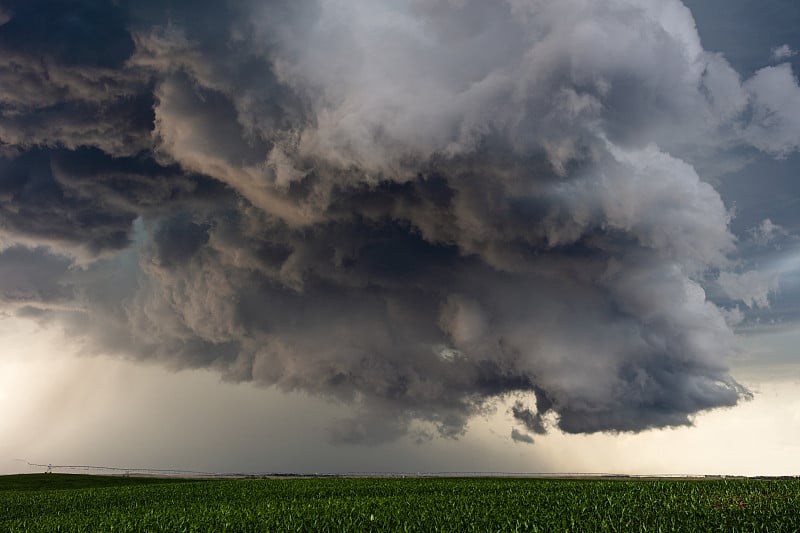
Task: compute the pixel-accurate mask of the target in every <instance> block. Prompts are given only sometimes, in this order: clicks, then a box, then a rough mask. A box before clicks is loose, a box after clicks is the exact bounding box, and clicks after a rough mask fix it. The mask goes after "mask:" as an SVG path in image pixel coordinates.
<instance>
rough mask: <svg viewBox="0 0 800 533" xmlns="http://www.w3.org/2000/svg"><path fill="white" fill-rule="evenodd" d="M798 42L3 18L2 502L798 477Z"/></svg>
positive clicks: (275, 14)
mask: <svg viewBox="0 0 800 533" xmlns="http://www.w3.org/2000/svg"><path fill="white" fill-rule="evenodd" d="M42 13H44V14H45V15H44V16H42ZM798 25H800V5H798V4H797V3H796V2H792V1H789V0H768V1H755V0H732V1H722V0H705V1H704V0H693V1H687V2H683V3H682V2H680V1H677V0H612V1H609V2H605V3H602V4H598V3H594V2H587V1H584V0H564V1H559V2H551V1H545V0H503V1H500V0H498V1H497V2H485V1H483V0H463V1H458V2H454V1H450V0H381V1H378V2H375V1H367V0H299V1H298V0H295V1H290V0H269V1H266V2H264V1H255V0H253V1H244V2H239V3H234V4H222V3H219V2H216V1H211V0H209V1H201V2H197V1H194V2H183V1H181V0H172V1H169V2H162V1H158V2H157V1H149V0H144V1H137V2H133V1H131V2H128V1H126V0H122V1H119V2H108V3H107V4H104V3H97V2H89V1H85V2H84V1H78V2H73V3H70V4H64V3H60V2H53V1H51V0H33V1H31V0H26V1H16V0H0V80H2V82H0V474H2V473H14V472H27V471H31V470H32V469H33V468H35V467H30V466H28V464H27V463H26V461H27V462H30V463H42V464H47V463H52V464H67V465H71V464H91V465H106V466H116V467H123V468H128V467H130V468H163V469H183V470H194V471H213V472H275V471H281V472H345V471H350V472H353V471H357V472H369V471H379V472H387V471H397V472H445V471H471V472H472V471H484V472H501V471H502V472H614V473H630V474H745V475H796V474H800V453H799V452H800V353H798V351H797V346H800V185H798V182H797V180H798V179H799V178H800V176H798V173H800V172H799V171H800V155H798V151H800V85H798V80H797V75H798V72H800V53H799V52H798V51H800V35H798V34H797V32H796V28H797V27H798Z"/></svg>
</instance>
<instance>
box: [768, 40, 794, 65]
mask: <svg viewBox="0 0 800 533" xmlns="http://www.w3.org/2000/svg"><path fill="white" fill-rule="evenodd" d="M796 55H797V50H794V49H793V48H791V47H790V46H789V45H788V44H783V45H781V46H776V47H775V48H773V49H772V59H774V60H775V61H785V60H786V59H789V58H790V57H794V56H796Z"/></svg>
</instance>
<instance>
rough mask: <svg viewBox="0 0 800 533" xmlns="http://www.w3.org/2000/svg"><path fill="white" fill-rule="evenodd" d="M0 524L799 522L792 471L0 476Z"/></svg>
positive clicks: (784, 525) (99, 527) (516, 527)
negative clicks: (616, 476)
mask: <svg viewBox="0 0 800 533" xmlns="http://www.w3.org/2000/svg"><path fill="white" fill-rule="evenodd" d="M0 531H48V532H51V531H115V532H116V531H336V532H340V531H455V532H457V531H800V480H797V479H784V480H753V479H751V480H747V479H727V480H724V479H723V480H631V479H620V480H611V479H608V480H602V479H601V480H589V479H579V480H557V479H508V478H409V479H396V478H302V479H231V480H222V479H215V480H175V479H157V478H135V477H130V478H128V477H104V476H80V475H68V474H38V475H21V476H0Z"/></svg>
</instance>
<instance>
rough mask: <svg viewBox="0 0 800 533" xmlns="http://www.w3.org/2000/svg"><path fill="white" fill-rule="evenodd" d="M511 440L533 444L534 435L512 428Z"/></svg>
mask: <svg viewBox="0 0 800 533" xmlns="http://www.w3.org/2000/svg"><path fill="white" fill-rule="evenodd" d="M511 440H513V441H514V442H522V443H525V444H533V437H531V436H530V435H528V434H527V433H522V432H521V431H519V430H518V429H516V428H514V429H512V430H511Z"/></svg>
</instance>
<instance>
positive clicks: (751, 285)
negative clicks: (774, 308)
mask: <svg viewBox="0 0 800 533" xmlns="http://www.w3.org/2000/svg"><path fill="white" fill-rule="evenodd" d="M718 282H719V285H720V287H722V290H723V291H724V292H725V294H727V295H728V296H729V297H730V298H732V299H734V300H739V301H741V302H743V303H744V304H745V305H747V307H750V308H753V307H762V308H764V307H769V295H770V294H772V293H775V292H777V290H778V287H779V275H778V274H777V273H775V272H760V271H757V270H750V271H748V272H745V273H743V274H736V273H734V272H722V273H720V275H719V279H718Z"/></svg>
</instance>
